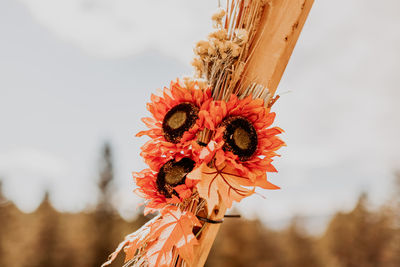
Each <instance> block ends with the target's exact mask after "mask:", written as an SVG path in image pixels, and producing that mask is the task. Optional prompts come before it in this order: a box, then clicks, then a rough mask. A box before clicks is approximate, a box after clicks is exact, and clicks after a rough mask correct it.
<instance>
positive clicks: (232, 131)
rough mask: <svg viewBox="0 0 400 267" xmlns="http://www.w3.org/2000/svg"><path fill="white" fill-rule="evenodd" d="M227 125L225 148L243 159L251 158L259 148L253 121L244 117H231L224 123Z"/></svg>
mask: <svg viewBox="0 0 400 267" xmlns="http://www.w3.org/2000/svg"><path fill="white" fill-rule="evenodd" d="M222 125H223V126H225V132H224V141H225V145H224V150H228V151H231V152H232V153H233V154H235V155H237V156H238V157H239V159H240V160H241V161H246V160H248V159H250V158H251V157H252V156H253V155H254V153H255V152H256V150H257V144H258V138H257V132H256V129H255V128H254V126H253V125H252V124H251V122H250V121H249V120H247V119H245V118H243V117H240V116H236V117H229V118H227V119H225V120H224V121H223V123H222Z"/></svg>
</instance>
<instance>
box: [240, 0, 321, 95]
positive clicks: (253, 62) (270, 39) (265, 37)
mask: <svg viewBox="0 0 400 267" xmlns="http://www.w3.org/2000/svg"><path fill="white" fill-rule="evenodd" d="M313 2H314V0H271V1H269V2H268V4H267V6H266V7H265V8H264V11H263V15H262V18H261V22H260V30H259V31H258V32H257V35H256V39H255V42H254V46H253V47H252V48H251V54H250V58H249V59H248V61H247V63H246V66H245V70H244V73H243V78H242V85H243V87H244V88H245V87H247V86H248V85H250V84H251V83H254V82H255V83H257V84H261V85H263V86H265V87H267V88H268V89H269V91H270V94H271V96H273V95H274V94H275V91H276V89H277V87H278V84H279V82H280V80H281V78H282V75H283V73H284V71H285V68H286V65H287V63H288V62H289V58H290V56H291V55H292V52H293V49H294V47H295V45H296V42H297V40H298V38H299V35H300V32H301V30H302V29H303V26H304V23H305V21H306V19H307V16H308V14H309V12H310V10H311V6H312V4H313Z"/></svg>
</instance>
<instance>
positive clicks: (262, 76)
mask: <svg viewBox="0 0 400 267" xmlns="http://www.w3.org/2000/svg"><path fill="white" fill-rule="evenodd" d="M313 2H314V0H269V1H268V2H267V5H266V6H265V7H264V11H263V14H262V17H261V21H260V28H259V31H258V32H257V33H256V37H255V38H256V39H255V42H254V47H252V48H251V54H250V58H249V60H248V61H247V64H246V66H245V70H244V73H243V78H242V85H244V86H243V87H244V88H245V87H246V86H248V85H250V84H252V83H257V84H261V85H264V86H265V87H267V88H268V89H269V91H270V95H271V96H273V95H274V94H275V91H276V89H277V87H278V84H279V82H280V80H281V78H282V75H283V72H284V71H285V68H286V65H287V63H288V61H289V58H290V56H291V54H292V51H293V49H294V46H295V45H296V42H297V39H298V38H299V35H300V32H301V30H302V28H303V25H304V23H305V21H306V18H307V16H308V13H309V12H310V9H311V6H312V4H313ZM221 203H222V202H221ZM216 211H217V212H214V213H213V215H212V216H211V217H210V218H211V219H214V220H220V219H222V218H223V216H224V214H225V212H226V208H225V207H222V206H220V207H219V208H218V209H217V210H216ZM219 227H220V224H207V225H206V226H205V228H204V230H203V232H202V234H201V237H200V240H199V245H197V246H196V247H195V259H196V260H195V261H196V262H195V263H194V264H193V267H202V266H204V264H205V262H206V260H207V257H208V253H209V252H210V249H211V247H212V244H213V243H214V239H215V237H216V236H217V233H218V230H219Z"/></svg>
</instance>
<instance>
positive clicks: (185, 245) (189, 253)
mask: <svg viewBox="0 0 400 267" xmlns="http://www.w3.org/2000/svg"><path fill="white" fill-rule="evenodd" d="M161 215H162V220H160V221H158V222H157V223H156V224H153V225H152V227H151V230H150V233H151V234H150V235H151V236H150V240H153V239H156V241H155V242H154V243H152V244H151V245H149V246H148V251H147V253H146V255H147V258H148V260H149V262H151V263H154V264H155V266H169V265H170V264H171V261H172V249H173V248H174V247H175V248H176V249H177V250H178V253H179V255H180V256H181V257H182V258H183V259H184V260H185V262H186V263H187V264H189V265H191V263H192V262H193V257H194V252H193V246H194V245H196V244H197V239H196V237H195V236H194V234H193V227H194V226H201V224H200V222H199V220H198V219H197V217H196V216H195V215H194V214H193V213H191V212H188V211H184V212H182V211H181V210H180V209H179V208H178V207H176V206H166V207H165V208H164V209H162V210H161Z"/></svg>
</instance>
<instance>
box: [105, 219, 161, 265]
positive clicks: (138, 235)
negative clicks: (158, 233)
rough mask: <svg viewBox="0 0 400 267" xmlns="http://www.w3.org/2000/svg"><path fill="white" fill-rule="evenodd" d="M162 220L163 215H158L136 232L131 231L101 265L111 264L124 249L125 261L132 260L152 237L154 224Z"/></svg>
mask: <svg viewBox="0 0 400 267" xmlns="http://www.w3.org/2000/svg"><path fill="white" fill-rule="evenodd" d="M160 220H161V216H160V215H159V216H156V217H154V218H153V219H151V220H150V221H148V222H147V223H146V224H144V225H143V226H142V227H140V228H139V229H138V230H137V231H135V232H134V233H131V234H129V235H127V236H126V237H125V240H124V241H123V242H121V243H120V244H119V245H118V247H117V249H116V250H115V251H114V252H113V253H112V254H111V255H110V256H109V258H108V261H107V262H105V263H103V265H101V266H102V267H104V266H107V265H110V264H111V263H112V262H113V261H114V260H115V259H116V258H117V256H118V254H119V253H120V252H121V250H122V249H124V251H125V254H126V257H125V262H127V261H129V260H131V259H132V258H133V257H134V256H135V254H136V251H137V250H138V249H139V248H141V247H144V246H145V244H146V243H147V242H148V240H149V238H150V235H149V233H150V231H151V228H152V226H153V225H154V224H158V222H159V221H160Z"/></svg>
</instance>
